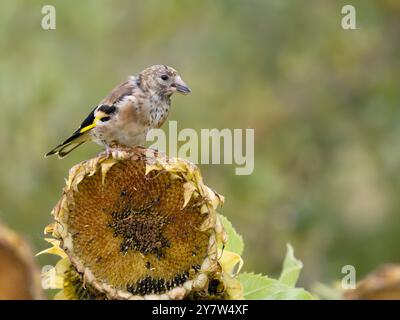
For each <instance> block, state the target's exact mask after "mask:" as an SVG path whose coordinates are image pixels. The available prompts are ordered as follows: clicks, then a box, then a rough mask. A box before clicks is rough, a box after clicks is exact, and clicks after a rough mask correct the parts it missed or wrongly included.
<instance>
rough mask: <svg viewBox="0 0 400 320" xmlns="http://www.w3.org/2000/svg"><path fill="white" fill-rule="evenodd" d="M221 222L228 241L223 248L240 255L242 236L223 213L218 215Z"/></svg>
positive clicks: (242, 245) (241, 251)
mask: <svg viewBox="0 0 400 320" xmlns="http://www.w3.org/2000/svg"><path fill="white" fill-rule="evenodd" d="M219 217H220V219H221V222H222V224H223V226H224V229H225V231H226V233H227V234H228V242H227V243H226V245H225V250H228V251H232V252H234V253H237V254H238V255H242V253H243V248H244V243H243V238H242V236H241V235H239V234H238V233H237V232H236V230H235V229H234V228H233V226H232V223H231V222H230V221H229V220H228V219H227V218H226V217H224V216H223V215H221V214H220V215H219Z"/></svg>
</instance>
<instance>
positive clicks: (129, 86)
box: [46, 79, 136, 157]
mask: <svg viewBox="0 0 400 320" xmlns="http://www.w3.org/2000/svg"><path fill="white" fill-rule="evenodd" d="M135 87H136V84H135V82H134V81H132V80H131V79H130V80H128V81H125V82H123V83H121V84H120V85H118V86H117V87H116V88H115V89H114V90H112V91H111V93H110V94H109V95H108V96H107V97H106V98H105V99H103V100H102V101H101V102H100V104H99V105H98V106H96V107H95V108H94V109H93V110H92V112H90V114H89V115H88V116H87V117H86V119H85V120H83V122H82V123H81V125H80V126H79V128H78V129H77V130H76V131H75V132H74V133H73V134H72V135H71V136H70V137H69V138H68V139H67V140H65V141H64V142H63V143H61V144H59V145H58V146H57V147H55V148H54V149H53V150H51V151H50V152H48V153H47V154H46V157H47V156H51V155H53V154H57V153H58V154H59V156H60V157H62V156H65V155H66V154H68V153H69V152H71V151H72V150H73V149H75V148H76V147H77V146H79V145H80V144H82V143H83V142H85V141H86V140H87V139H88V138H87V132H89V131H90V130H92V129H93V128H94V127H96V125H97V124H98V123H99V122H106V121H108V120H110V119H111V117H112V116H113V115H114V114H116V113H117V111H118V109H117V106H116V104H117V103H118V102H120V101H121V100H122V99H123V98H124V97H125V96H128V95H131V94H132V92H133V89H134V88H135ZM63 150H68V152H67V153H65V152H63Z"/></svg>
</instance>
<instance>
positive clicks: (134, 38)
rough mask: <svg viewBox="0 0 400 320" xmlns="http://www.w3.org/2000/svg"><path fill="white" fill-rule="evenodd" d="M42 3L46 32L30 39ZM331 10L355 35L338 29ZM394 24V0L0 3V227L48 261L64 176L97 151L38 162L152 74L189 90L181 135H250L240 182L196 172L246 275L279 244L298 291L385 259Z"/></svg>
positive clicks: (393, 248) (178, 113)
mask: <svg viewBox="0 0 400 320" xmlns="http://www.w3.org/2000/svg"><path fill="white" fill-rule="evenodd" d="M46 4H52V5H54V6H55V8H56V13H57V20H56V21H57V29H56V30H50V31H44V30H43V29H42V28H41V19H42V17H43V15H42V14H41V8H42V6H43V5H46ZM344 4H352V5H354V6H355V7H356V10H357V30H343V29H342V28H341V19H342V14H341V8H342V6H343V5H344ZM399 18H400V1H397V0H362V1H361V0H359V1H356V0H351V1H319V0H304V1H298V0H286V1H283V0H242V1H239V0H230V1H227V0H226V1H213V0H205V1H194V0H188V1H178V0H175V1H155V0H148V1H129V0H126V1H125V0H124V1H111V0H110V1H103V0H89V1H78V0H74V1H61V0H59V1H53V0H46V1H17V0H6V1H2V2H1V4H0V99H1V100H0V101H1V116H0V160H1V161H0V219H1V220H3V221H4V222H6V223H7V224H8V225H10V226H11V227H12V228H14V229H16V230H18V231H19V232H21V233H22V234H24V235H25V236H26V237H27V238H28V239H29V240H30V241H32V243H33V245H34V247H35V249H36V250H37V251H39V250H42V249H44V248H46V247H47V246H48V245H47V243H45V241H44V240H43V238H44V235H43V228H44V226H45V225H47V224H48V223H49V222H50V221H51V217H50V211H51V209H52V207H53V206H54V205H55V203H56V202H57V200H58V198H59V196H60V194H61V189H62V187H63V185H64V178H65V177H66V176H67V173H68V169H69V168H70V167H71V166H73V165H74V164H75V163H77V162H79V161H81V160H83V159H87V158H89V157H91V156H93V155H94V154H96V153H97V152H98V151H99V148H98V147H96V146H95V145H90V144H86V145H85V146H84V147H81V148H79V149H77V150H76V151H75V152H74V153H72V154H71V155H70V156H69V157H68V158H66V159H64V160H62V161H60V160H58V159H56V158H51V159H44V158H43V155H44V154H45V153H46V152H47V151H48V150H49V149H50V148H52V147H53V146H55V145H56V144H58V143H59V142H60V141H61V140H63V139H64V138H66V137H67V136H68V135H69V134H70V133H71V132H72V131H73V130H75V129H76V127H77V126H78V125H79V123H80V121H81V120H82V119H83V118H84V117H85V116H86V115H87V114H88V112H89V111H90V110H91V109H92V108H93V106H94V105H96V104H97V103H98V102H99V101H100V100H101V99H102V98H103V96H104V95H105V94H106V93H107V92H108V91H109V90H110V89H111V88H113V87H114V86H115V85H116V84H117V83H119V82H120V81H121V80H122V79H124V78H125V77H126V76H128V75H130V74H134V73H137V72H138V71H140V70H141V69H143V68H144V67H147V66H149V65H152V64H157V63H163V64H168V65H171V66H173V67H175V68H176V69H178V70H179V71H180V73H181V74H182V75H183V78H184V79H185V80H186V82H187V83H188V84H190V86H191V88H192V90H193V94H192V95H190V96H188V97H182V96H175V97H174V99H173V100H174V101H173V108H172V112H171V114H170V117H169V119H170V120H177V121H178V126H179V128H181V129H182V128H194V129H196V130H200V129H201V128H220V129H222V128H243V129H245V128H254V129H255V171H254V173H253V174H252V175H250V176H236V175H235V170H234V166H232V165H201V166H200V167H201V170H202V172H203V175H204V179H205V181H206V183H207V184H209V185H210V186H212V187H213V188H215V189H216V190H218V191H219V192H220V193H222V194H223V195H225V197H226V205H225V206H224V208H223V209H222V213H223V214H224V215H226V216H227V217H228V218H229V219H230V220H231V221H232V222H233V224H234V226H235V227H236V229H237V230H238V231H239V232H240V233H241V234H242V235H243V237H244V239H245V246H246V248H245V253H244V259H245V266H244V268H245V270H247V271H254V272H261V273H264V274H268V275H271V276H275V275H276V274H277V273H278V272H279V270H280V268H281V262H282V259H283V256H284V253H285V244H286V242H290V243H292V245H293V246H294V248H295V251H296V254H297V256H298V257H300V258H301V259H302V261H303V262H304V271H303V274H302V277H301V285H304V286H306V287H310V286H312V285H313V283H315V282H316V281H322V282H325V283H329V282H331V281H333V280H336V279H340V278H341V277H342V274H341V268H342V266H343V265H347V264H351V265H354V266H355V267H356V270H357V272H358V273H357V276H358V278H361V277H362V276H363V275H365V273H367V272H368V271H370V270H371V269H374V268H375V267H376V266H377V265H379V264H381V263H383V262H398V261H399V260H400V251H399V241H400V196H399V192H400V189H399V187H400V179H399V177H400V176H399V166H400V148H399V143H398V142H399V137H400V125H399V123H400V106H399V101H400V90H399V83H400V72H399V70H400V59H399V57H400V50H399V49H400V43H399V34H400V19H399ZM165 127H167V126H165ZM38 259H39V262H40V264H42V265H44V264H48V263H52V262H53V261H52V260H51V258H49V257H39V258H38Z"/></svg>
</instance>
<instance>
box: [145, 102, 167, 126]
mask: <svg viewBox="0 0 400 320" xmlns="http://www.w3.org/2000/svg"><path fill="white" fill-rule="evenodd" d="M169 107H170V103H169V102H168V101H155V102H154V103H152V104H151V106H150V109H149V121H150V127H151V128H159V127H161V126H162V124H163V123H164V121H165V120H166V119H167V117H168V113H169Z"/></svg>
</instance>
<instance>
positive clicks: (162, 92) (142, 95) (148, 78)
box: [46, 65, 190, 158]
mask: <svg viewBox="0 0 400 320" xmlns="http://www.w3.org/2000/svg"><path fill="white" fill-rule="evenodd" d="M175 92H179V93H182V94H188V93H190V89H189V87H188V86H187V85H186V84H185V82H183V80H182V78H181V77H180V76H179V74H178V73H177V71H176V70H175V69H173V68H171V67H168V66H165V65H154V66H151V67H149V68H147V69H145V70H143V71H142V72H140V73H139V75H137V76H130V77H129V78H128V79H127V80H126V81H125V82H123V83H121V84H120V85H118V86H117V87H116V88H115V89H114V90H112V91H111V93H110V94H109V95H108V96H107V97H106V98H105V99H103V100H102V101H101V102H100V104H99V105H97V106H96V107H95V108H94V109H93V111H92V112H91V113H90V114H89V115H88V116H87V118H86V119H85V120H84V121H83V122H82V124H81V125H80V127H79V128H78V129H77V130H76V131H75V132H74V133H73V134H72V135H71V136H70V137H69V138H68V139H67V140H65V141H64V142H63V143H61V144H60V145H58V146H57V147H55V148H54V149H53V150H51V151H50V152H48V153H47V154H46V157H48V156H51V155H53V154H58V156H59V158H63V157H65V156H66V155H67V154H69V153H70V152H71V151H72V150H74V149H75V148H77V147H78V146H80V145H81V144H82V143H84V142H86V141H88V140H92V141H94V142H96V143H98V144H100V145H102V146H105V147H106V151H107V153H109V151H110V148H114V147H136V146H140V145H142V144H143V143H144V142H145V140H146V134H147V132H148V131H149V130H150V129H153V128H159V127H161V126H162V124H163V123H164V121H165V120H166V118H167V116H168V113H169V108H170V106H171V95H172V94H173V93H175Z"/></svg>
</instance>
